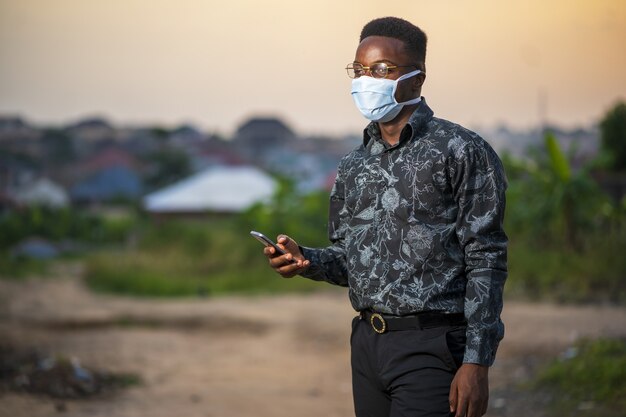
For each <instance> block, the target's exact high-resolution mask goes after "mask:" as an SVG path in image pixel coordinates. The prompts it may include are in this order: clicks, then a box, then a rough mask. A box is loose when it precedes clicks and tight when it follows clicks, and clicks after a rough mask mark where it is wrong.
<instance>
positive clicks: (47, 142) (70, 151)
mask: <svg viewBox="0 0 626 417" xmlns="http://www.w3.org/2000/svg"><path fill="white" fill-rule="evenodd" d="M42 142H43V144H44V146H45V149H46V155H47V156H46V160H48V161H49V162H52V163H55V164H58V163H65V164H67V163H68V162H72V161H75V160H76V150H75V149H74V143H73V142H72V138H70V136H69V135H68V134H67V133H66V132H65V131H63V130H59V129H46V130H44V132H43V137H42Z"/></svg>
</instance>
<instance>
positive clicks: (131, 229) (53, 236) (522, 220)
mask: <svg viewBox="0 0 626 417" xmlns="http://www.w3.org/2000/svg"><path fill="white" fill-rule="evenodd" d="M625 108H626V104H624V103H621V104H618V105H617V106H616V107H615V108H614V109H612V110H611V111H610V112H609V113H608V114H607V115H606V117H605V118H604V120H603V121H602V123H601V130H602V138H603V152H604V154H603V155H601V157H600V159H599V160H596V161H592V162H591V163H590V164H589V166H586V167H583V168H578V169H574V167H572V166H571V164H570V161H569V159H570V158H569V156H568V155H566V154H565V153H564V152H563V151H562V150H561V149H560V147H559V144H558V141H557V140H556V138H555V137H554V136H553V135H551V134H547V135H546V136H545V142H544V146H543V147H542V148H540V149H535V150H534V153H532V154H531V155H530V158H528V159H515V158H512V157H510V156H508V155H503V158H502V159H503V162H504V166H505V169H506V172H507V177H508V180H509V188H508V190H507V210H506V219H505V223H506V224H505V229H506V232H507V234H508V236H509V241H510V245H509V271H510V273H509V279H508V281H507V285H506V287H505V291H506V292H507V294H508V295H509V296H514V297H521V298H529V299H533V300H538V299H547V300H554V301H565V302H593V301H600V302H607V301H608V302H614V303H623V302H624V301H626V280H625V279H624V278H625V275H626V257H625V256H623V254H622V252H623V248H625V247H626V199H622V201H615V200H614V199H612V198H611V197H609V196H608V195H607V194H606V193H605V192H603V191H602V190H601V188H600V187H599V185H598V182H597V181H595V180H594V176H592V170H593V169H595V170H597V169H604V168H602V167H603V166H604V165H603V162H602V161H606V160H608V159H607V158H606V155H607V154H609V155H610V156H611V157H613V158H616V157H617V155H622V154H621V153H619V152H621V151H620V150H619V149H618V147H619V146H622V145H623V143H626V140H624V139H619V138H623V135H624V131H625V128H624V126H626V121H625V120H626V118H625V116H624V115H625V114H626V113H625V110H624V109H625ZM157 133H158V134H160V133H159V132H158V131H157V132H156V133H155V134H157ZM50 134H51V135H53V133H50ZM53 136H54V135H53ZM57 139H58V140H59V141H61V142H63V141H64V140H65V139H64V138H62V137H58V138H57ZM620 144H621V145H620ZM155 158H156V165H157V166H160V167H161V168H162V172H161V171H159V170H157V171H155V177H154V178H153V180H154V184H153V185H156V184H159V183H161V181H166V180H167V181H169V180H170V179H171V178H170V177H169V176H168V175H170V174H172V175H175V176H176V177H178V176H180V175H184V173H186V172H187V170H188V165H187V163H186V162H185V159H184V158H183V157H182V156H181V155H170V154H169V151H168V152H162V153H161V154H160V156H159V157H157V156H155ZM619 159H622V160H623V159H626V158H625V157H621V156H619ZM598 161H600V162H598ZM613 168H615V169H617V168H619V167H615V166H614V167H613ZM161 174H163V175H161ZM327 215H328V193H327V192H322V191H320V192H314V193H310V194H301V193H299V192H297V191H296V189H295V186H294V184H293V183H291V182H289V181H286V180H284V179H281V180H280V187H279V190H278V192H277V193H276V195H275V196H274V198H273V199H272V200H271V201H270V202H268V203H265V204H257V205H255V206H253V207H251V208H250V209H249V210H248V211H246V212H245V213H242V214H240V215H237V216H232V217H219V218H205V219H203V220H198V219H196V220H172V219H169V220H165V221H153V220H152V219H149V218H147V217H146V215H145V213H142V212H141V211H140V210H138V209H137V208H134V209H133V208H132V207H131V208H130V210H129V212H128V215H126V216H117V217H114V216H103V215H96V214H88V213H84V212H81V211H78V210H72V209H62V210H51V209H43V208H37V207H34V208H31V209H26V210H21V211H15V212H7V213H5V214H3V215H2V216H0V230H2V233H0V275H1V276H12V277H16V276H17V277H19V276H24V275H27V274H42V273H43V271H45V267H46V263H45V262H41V261H31V260H28V259H25V258H20V257H16V256H14V255H13V254H12V252H11V248H13V247H14V245H15V244H17V243H18V242H20V241H22V240H23V239H25V238H27V237H30V236H38V237H43V238H46V239H48V240H50V241H53V242H57V243H58V242H66V241H69V242H77V243H78V244H80V245H82V247H84V248H87V249H89V250H88V251H87V250H85V253H86V255H85V254H82V256H85V258H86V259H85V265H86V280H87V282H88V283H89V285H90V286H92V287H93V288H96V289H98V290H102V291H112V292H118V293H126V294H134V295H147V296H185V295H216V294H226V293H259V292H276V291H309V290H312V289H322V288H330V287H329V286H328V285H325V284H320V283H315V282H312V281H309V280H306V279H299V278H296V279H292V280H283V279H281V278H279V277H278V276H277V275H276V274H275V273H274V272H273V271H272V270H271V269H270V268H269V267H268V265H267V260H266V258H265V257H264V256H263V254H262V247H261V246H260V245H259V244H258V242H256V241H255V240H253V239H252V238H251V237H249V235H248V232H249V231H250V230H258V231H260V232H263V233H264V234H266V235H268V236H270V237H272V238H275V237H276V235H278V234H279V233H285V234H288V235H290V236H292V237H293V238H295V239H297V240H298V243H300V244H302V245H305V246H325V245H326V244H327V237H326V236H327V220H328V219H327ZM74 256H77V255H74ZM78 256H81V253H80V251H79V253H78Z"/></svg>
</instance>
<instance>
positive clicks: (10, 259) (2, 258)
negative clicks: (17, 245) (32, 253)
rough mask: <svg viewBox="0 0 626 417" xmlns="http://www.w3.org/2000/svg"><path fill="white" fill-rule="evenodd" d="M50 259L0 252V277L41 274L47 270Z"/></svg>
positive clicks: (11, 277) (13, 277)
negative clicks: (15, 255)
mask: <svg viewBox="0 0 626 417" xmlns="http://www.w3.org/2000/svg"><path fill="white" fill-rule="evenodd" d="M50 262H51V261H47V260H40V259H30V258H25V257H14V256H11V255H10V254H8V253H6V252H2V253H0V278H2V279H24V278H27V277H30V276H33V275H37V276H42V275H45V274H46V273H47V272H48V269H49V266H50Z"/></svg>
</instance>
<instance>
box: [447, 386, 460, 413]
mask: <svg viewBox="0 0 626 417" xmlns="http://www.w3.org/2000/svg"><path fill="white" fill-rule="evenodd" d="M457 398H458V397H457V390H456V380H453V381H452V385H451V386H450V396H449V397H448V399H449V402H450V412H451V413H454V412H455V411H456V409H457V404H456V401H457Z"/></svg>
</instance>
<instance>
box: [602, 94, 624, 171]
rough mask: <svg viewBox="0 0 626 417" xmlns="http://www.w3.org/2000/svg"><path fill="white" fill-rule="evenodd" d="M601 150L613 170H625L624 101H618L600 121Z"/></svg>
mask: <svg viewBox="0 0 626 417" xmlns="http://www.w3.org/2000/svg"><path fill="white" fill-rule="evenodd" d="M600 134H601V139H602V150H603V152H604V153H605V154H607V157H608V159H609V162H608V165H609V168H610V169H612V170H613V171H626V103H625V102H623V101H620V102H618V103H617V104H616V105H615V106H613V108H611V109H610V110H609V111H608V112H607V113H606V115H605V116H604V118H603V119H602V121H601V122H600Z"/></svg>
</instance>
